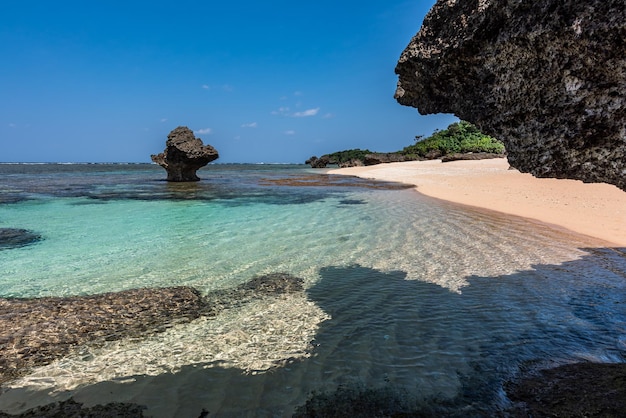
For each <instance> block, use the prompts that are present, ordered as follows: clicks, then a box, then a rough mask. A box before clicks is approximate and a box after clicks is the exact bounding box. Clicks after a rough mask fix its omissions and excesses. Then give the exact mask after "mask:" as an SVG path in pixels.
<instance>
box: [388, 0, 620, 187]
mask: <svg viewBox="0 0 626 418" xmlns="http://www.w3.org/2000/svg"><path fill="white" fill-rule="evenodd" d="M396 73H397V74H398V76H399V81H398V88H397V90H396V99H397V100H398V102H400V103H401V104H403V105H407V106H413V107H416V108H418V109H419V111H420V113H422V114H429V113H439V112H442V113H454V114H455V115H456V116H458V117H459V118H461V119H463V120H467V121H469V122H472V123H474V124H476V125H477V126H478V127H479V128H480V129H481V130H482V131H483V132H485V133H486V134H489V135H491V136H494V137H496V138H498V139H500V140H502V141H503V142H504V144H505V146H506V150H507V153H508V159H509V162H510V163H511V165H512V166H513V167H515V168H518V169H519V170H521V171H524V172H531V173H532V174H533V175H535V176H538V177H557V178H573V179H579V180H583V181H585V182H606V183H612V184H615V185H616V186H618V187H619V188H621V189H623V190H626V5H625V3H624V0H584V1H581V0H542V1H520V0H438V1H437V3H436V4H435V6H434V7H433V8H432V10H431V11H430V13H429V14H428V15H427V16H426V19H425V20H424V23H423V25H422V28H421V30H420V31H419V32H418V33H417V35H416V36H415V37H414V38H413V39H412V40H411V42H410V43H409V45H408V47H407V48H406V49H405V51H404V52H403V53H402V55H401V57H400V60H399V62H398V65H397V67H396Z"/></svg>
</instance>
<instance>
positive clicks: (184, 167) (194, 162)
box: [150, 126, 219, 181]
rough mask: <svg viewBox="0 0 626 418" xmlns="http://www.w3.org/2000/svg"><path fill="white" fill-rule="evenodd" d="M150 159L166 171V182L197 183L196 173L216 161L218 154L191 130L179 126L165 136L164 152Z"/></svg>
mask: <svg viewBox="0 0 626 418" xmlns="http://www.w3.org/2000/svg"><path fill="white" fill-rule="evenodd" d="M150 157H151V158H152V161H154V162H155V163H157V164H159V165H160V166H161V167H163V168H164V169H165V170H166V171H167V181H198V180H200V178H199V177H198V176H197V175H196V171H197V170H198V169H200V168H202V167H204V166H205V165H207V164H208V163H210V162H211V161H214V160H217V159H218V158H219V154H218V153H217V150H216V149H215V148H213V147H212V146H210V145H204V144H203V143H202V140H201V139H200V138H196V137H195V136H194V134H193V131H192V130H191V129H189V128H187V127H186V126H179V127H178V128H176V129H174V130H173V131H172V132H170V133H169V135H168V136H167V141H166V142H165V151H163V152H162V153H160V154H157V155H154V154H153V155H151V156H150Z"/></svg>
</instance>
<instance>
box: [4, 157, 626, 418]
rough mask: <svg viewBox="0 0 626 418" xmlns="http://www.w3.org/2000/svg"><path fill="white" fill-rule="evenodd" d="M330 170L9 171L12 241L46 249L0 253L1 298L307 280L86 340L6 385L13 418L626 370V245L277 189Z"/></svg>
mask: <svg viewBox="0 0 626 418" xmlns="http://www.w3.org/2000/svg"><path fill="white" fill-rule="evenodd" d="M319 173H320V172H318V171H311V170H309V169H306V168H303V167H299V166H238V165H233V166H223V165H212V166H210V167H207V168H206V169H204V170H202V171H201V172H200V175H201V177H203V179H204V180H203V181H201V182H199V183H193V184H169V183H166V182H164V181H162V180H161V179H162V178H164V175H165V173H164V172H163V171H162V170H161V169H160V168H159V167H156V166H152V165H125V166H122V165H110V166H104V165H74V166H61V165H28V166H27V165H0V175H1V177H0V202H1V203H0V228H21V229H27V230H30V231H33V232H35V233H37V234H39V235H40V236H41V237H42V240H41V241H39V242H35V243H32V244H30V245H25V246H21V247H18V248H7V249H1V250H0V296H1V297H5V298H7V297H20V298H34V297H41V296H72V295H86V294H96V293H103V292H114V291H120V290H125V289H132V288H138V287H167V286H180V285H185V286H192V287H194V288H196V289H198V290H200V291H201V292H203V293H208V292H211V291H214V290H218V289H226V288H232V287H234V286H236V285H239V284H241V283H244V282H246V281H248V280H250V279H251V278H253V277H255V276H258V275H263V274H269V273H276V272H281V273H288V274H290V275H293V276H296V277H300V278H302V279H304V281H305V291H304V292H302V293H296V294H290V295H283V296H281V297H267V298H261V299H258V300H255V301H253V302H251V303H248V304H245V305H243V306H234V307H233V308H230V309H226V310H225V311H223V312H222V313H220V314H219V315H218V316H217V317H210V318H207V317H202V318H199V319H197V320H195V321H192V322H190V323H187V324H179V325H176V326H174V327H172V328H170V329H168V330H167V331H166V332H162V333H156V334H154V335H151V336H149V337H145V338H135V339H129V338H127V339H121V340H117V341H110V342H107V343H106V344H105V345H104V346H102V345H98V346H93V347H91V346H84V347H78V348H77V350H76V351H75V353H72V354H71V355H69V356H67V357H65V358H62V359H59V360H57V361H55V362H53V363H52V364H49V365H46V366H42V367H38V368H36V369H34V370H32V372H31V373H29V374H28V375H27V376H25V377H23V378H20V379H17V380H14V381H12V382H9V383H7V384H5V385H4V392H3V393H2V395H0V409H1V410H6V411H10V412H19V411H23V410H25V409H28V408H29V407H32V406H35V405H38V404H43V403H48V402H52V401H55V400H59V399H67V398H68V397H70V396H73V397H74V398H75V399H76V400H78V401H81V402H85V403H87V404H94V403H106V402H111V401H128V402H135V403H139V404H144V405H147V406H148V409H147V410H146V413H147V414H148V415H153V416H164V417H168V416H197V415H198V414H199V412H200V411H201V410H202V408H205V409H206V410H208V411H210V412H211V413H212V414H216V415H217V416H246V415H249V416H289V415H290V414H291V413H293V411H294V409H295V408H296V407H298V406H300V405H303V404H304V403H305V401H306V400H307V398H308V397H309V396H310V395H311V394H312V393H314V392H317V393H320V392H325V391H328V392H332V391H334V390H335V389H336V388H337V387H339V386H340V385H343V386H345V387H350V386H358V387H366V388H374V389H381V388H382V389H385V388H387V389H389V388H391V390H393V391H397V392H398V393H402V394H403V396H405V397H409V398H411V399H413V400H415V402H416V403H419V402H420V401H421V400H424V399H433V398H435V399H437V400H456V402H458V399H463V403H465V404H468V405H473V407H474V408H475V410H479V411H490V410H495V409H497V408H501V407H505V406H506V403H507V400H506V397H505V396H504V395H503V390H502V384H503V382H505V381H506V380H507V379H511V378H513V377H514V376H516V375H517V374H518V373H520V371H522V370H525V369H527V368H530V367H533V366H534V365H538V364H539V365H553V364H561V363H567V362H572V361H580V360H590V361H605V362H606V361H609V362H621V361H624V359H625V357H626V297H625V296H626V273H625V272H626V257H625V255H624V249H611V248H602V243H601V242H597V241H592V240H591V239H589V238H586V237H583V236H578V235H574V234H571V233H568V232H566V231H561V230H557V229H552V228H550V227H548V226H546V225H543V224H539V223H533V222H531V221H527V220H524V219H521V218H516V217H510V216H505V215H500V214H496V213H491V212H487V211H479V210H474V209H471V208H466V207H461V206H455V205H451V204H447V203H445V202H439V201H436V200H433V199H429V198H425V197H423V196H421V195H419V194H418V193H416V192H415V191H413V190H410V189H406V190H387V189H384V188H380V189H373V188H370V187H365V186H371V184H370V183H369V182H361V181H359V180H356V179H345V180H341V181H339V182H335V184H332V185H325V186H324V185H317V186H310V185H308V186H302V185H297V186H293V185H281V184H275V183H273V182H271V181H268V180H276V179H291V178H294V176H303V175H307V176H308V175H311V174H312V175H316V176H320V179H321V178H324V181H326V179H325V177H324V176H323V175H322V174H319ZM309 180H310V178H309Z"/></svg>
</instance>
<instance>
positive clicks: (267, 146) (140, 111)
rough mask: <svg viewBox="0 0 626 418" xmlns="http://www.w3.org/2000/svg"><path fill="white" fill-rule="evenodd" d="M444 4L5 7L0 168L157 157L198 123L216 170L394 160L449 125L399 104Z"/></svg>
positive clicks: (325, 0)
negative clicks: (384, 155) (404, 74)
mask: <svg viewBox="0 0 626 418" xmlns="http://www.w3.org/2000/svg"><path fill="white" fill-rule="evenodd" d="M433 4H434V0H424V1H422V0H411V1H401V0H386V1H380V0H376V1H374V0H360V1H351V0H349V1H344V2H336V1H329V0H319V1H316V2H294V1H282V0H281V1H273V2H269V3H268V2H256V1H248V0H240V1H222V2H219V3H217V2H214V1H206V2H201V1H196V0H194V1H190V0H177V1H160V0H151V1H133V0H126V1H124V2H122V1H117V0H113V1H106V2H104V1H93V2H88V1H84V0H81V1H73V0H66V1H63V0H61V1H48V0H45V1H43V0H31V1H29V0H20V1H18V0H8V1H5V2H3V4H2V5H1V6H0V54H1V56H2V65H0V146H1V148H0V161H2V162H15V161H29V162H39V161H59V162H63V161H74V162H81V161H82V162H106V161H110V162H149V161H150V154H152V153H158V152H161V151H162V150H163V148H164V145H165V140H166V138H167V134H168V133H169V131H171V130H172V129H174V128H175V127H177V126H179V125H184V126H188V127H189V128H191V129H193V130H194V131H195V132H196V136H198V137H200V138H201V139H202V140H203V141H204V142H205V143H208V144H211V145H213V146H214V147H215V148H216V149H217V150H218V151H219V153H220V159H219V160H217V161H216V162H221V163H232V162H266V163H270V162H295V163H301V162H304V160H306V159H307V158H308V157H310V156H312V155H318V156H319V155H322V154H325V153H330V152H334V151H339V150H344V149H351V148H362V149H364V148H369V149H371V150H374V151H395V150H398V149H401V148H402V147H404V146H406V145H409V144H411V143H412V142H413V138H414V137H415V135H429V134H431V133H432V132H433V131H434V130H435V129H442V128H445V127H446V126H448V124H450V123H452V122H454V121H455V120H456V118H454V117H453V116H451V115H430V116H420V115H419V114H418V112H417V110H415V109H412V108H407V107H403V106H400V105H399V104H397V103H396V101H395V100H394V99H393V93H394V90H395V85H396V81H397V77H396V75H395V74H394V67H395V64H396V62H397V60H398V57H399V55H400V53H401V52H402V50H403V49H404V48H405V46H406V45H407V44H408V42H409V41H410V39H411V37H412V36H413V35H414V34H415V33H416V32H417V30H418V29H419V27H420V25H421V22H422V19H423V17H424V15H425V14H426V13H427V12H428V10H429V9H430V8H431V7H432V5H433Z"/></svg>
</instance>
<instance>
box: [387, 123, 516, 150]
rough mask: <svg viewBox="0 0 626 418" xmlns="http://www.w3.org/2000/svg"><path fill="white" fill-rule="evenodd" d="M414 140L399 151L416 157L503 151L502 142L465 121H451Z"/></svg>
mask: <svg viewBox="0 0 626 418" xmlns="http://www.w3.org/2000/svg"><path fill="white" fill-rule="evenodd" d="M415 141H416V143H415V144H413V145H409V146H408V147H405V148H404V149H403V150H402V151H400V152H399V153H400V154H402V155H405V156H407V157H411V158H416V159H418V158H427V159H433V158H439V157H441V156H444V155H448V154H456V153H461V154H465V153H470V152H472V153H476V152H487V153H493V154H504V151H505V150H504V144H503V143H502V142H500V141H498V140H497V139H495V138H492V137H490V136H489V135H485V134H483V133H481V132H480V131H479V130H478V128H477V127H476V126H474V125H472V124H471V123H469V122H465V121H461V122H456V123H453V124H452V125H450V126H448V129H444V130H442V131H439V130H437V131H435V132H434V133H433V134H432V135H431V136H429V137H428V138H425V139H422V137H420V136H418V137H415Z"/></svg>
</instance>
